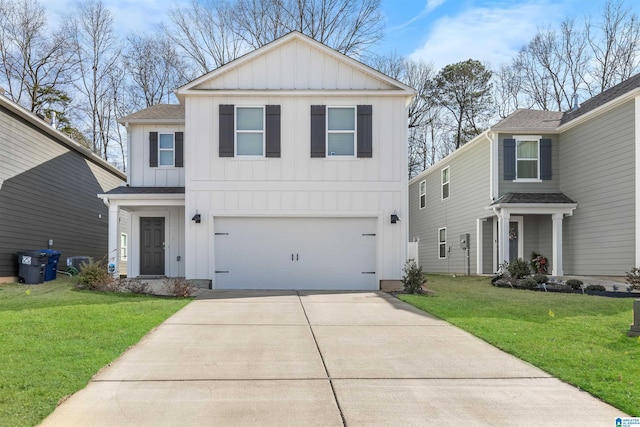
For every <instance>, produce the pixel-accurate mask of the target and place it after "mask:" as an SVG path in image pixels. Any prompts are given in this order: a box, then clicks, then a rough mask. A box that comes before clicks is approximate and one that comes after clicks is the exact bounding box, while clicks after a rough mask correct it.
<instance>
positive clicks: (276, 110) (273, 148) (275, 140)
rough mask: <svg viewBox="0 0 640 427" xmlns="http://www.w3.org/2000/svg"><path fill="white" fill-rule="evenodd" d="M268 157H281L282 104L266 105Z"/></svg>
mask: <svg viewBox="0 0 640 427" xmlns="http://www.w3.org/2000/svg"><path fill="white" fill-rule="evenodd" d="M265 138H266V140H265V145H266V154H265V155H266V157H280V106H279V105H267V106H266V123H265Z"/></svg>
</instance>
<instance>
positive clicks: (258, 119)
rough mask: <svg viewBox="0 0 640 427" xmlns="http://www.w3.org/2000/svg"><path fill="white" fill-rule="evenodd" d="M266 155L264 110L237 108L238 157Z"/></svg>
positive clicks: (261, 108) (259, 108) (258, 108)
mask: <svg viewBox="0 0 640 427" xmlns="http://www.w3.org/2000/svg"><path fill="white" fill-rule="evenodd" d="M263 155H264V108H263V107H237V108H236V156H263Z"/></svg>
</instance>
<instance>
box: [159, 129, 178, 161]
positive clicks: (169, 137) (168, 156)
mask: <svg viewBox="0 0 640 427" xmlns="http://www.w3.org/2000/svg"><path fill="white" fill-rule="evenodd" d="M158 162H159V163H158V165H159V166H173V165H174V162H175V141H174V139H173V134H172V133H160V134H158Z"/></svg>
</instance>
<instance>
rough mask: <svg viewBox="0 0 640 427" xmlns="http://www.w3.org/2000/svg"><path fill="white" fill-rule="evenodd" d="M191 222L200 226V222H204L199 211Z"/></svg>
mask: <svg viewBox="0 0 640 427" xmlns="http://www.w3.org/2000/svg"><path fill="white" fill-rule="evenodd" d="M191 221H195V222H196V224H200V222H202V218H201V217H200V214H199V213H198V211H196V214H195V215H194V216H193V218H191Z"/></svg>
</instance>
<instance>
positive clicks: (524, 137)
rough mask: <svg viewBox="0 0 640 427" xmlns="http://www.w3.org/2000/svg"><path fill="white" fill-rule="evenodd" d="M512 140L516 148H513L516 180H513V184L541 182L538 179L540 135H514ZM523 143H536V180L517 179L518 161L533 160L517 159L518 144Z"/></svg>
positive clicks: (526, 159)
mask: <svg viewBox="0 0 640 427" xmlns="http://www.w3.org/2000/svg"><path fill="white" fill-rule="evenodd" d="M513 139H515V140H516V147H515V151H516V160H515V162H516V179H514V180H513V181H514V182H542V180H541V179H540V140H541V139H542V136H540V135H514V137H513ZM524 141H536V143H537V144H538V157H537V159H536V160H535V161H537V162H538V169H537V177H536V178H518V160H521V161H533V159H528V158H523V159H518V143H519V142H524Z"/></svg>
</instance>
